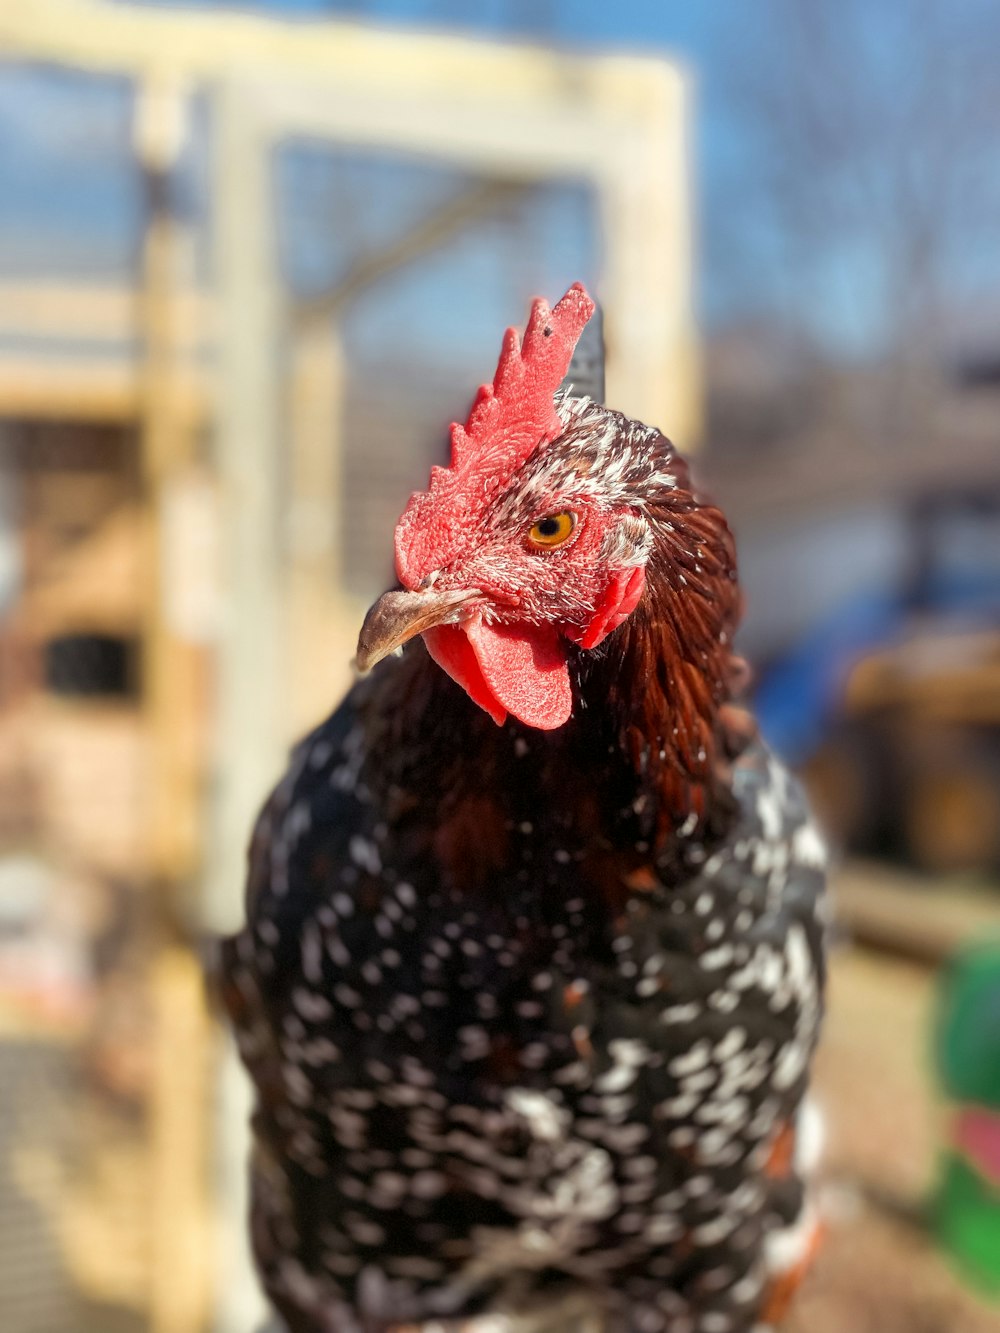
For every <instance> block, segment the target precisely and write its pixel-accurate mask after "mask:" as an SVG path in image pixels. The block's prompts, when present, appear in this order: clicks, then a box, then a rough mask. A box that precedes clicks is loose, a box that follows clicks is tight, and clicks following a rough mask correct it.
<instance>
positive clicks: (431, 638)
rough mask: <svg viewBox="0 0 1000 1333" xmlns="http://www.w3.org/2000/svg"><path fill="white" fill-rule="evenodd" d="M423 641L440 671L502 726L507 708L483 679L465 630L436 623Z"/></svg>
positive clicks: (426, 631)
mask: <svg viewBox="0 0 1000 1333" xmlns="http://www.w3.org/2000/svg"><path fill="white" fill-rule="evenodd" d="M424 643H426V645H427V651H428V652H429V653H430V655H431V657H433V658H434V661H435V662H437V664H438V666H439V667H440V668H441V670H442V671H446V672H447V673H448V675H449V676H450V677H451V678H452V680H453V681H455V682H456V684H458V685H461V687H462V689H463V690H464V691H465V692H466V694H467V695H468V696H469V698H470V699H471V700H472V702H473V703H474V704H478V705H479V707H480V708H482V709H483V710H484V711H485V712H487V713H489V715H490V717H491V718H492V719H493V721H494V722H495V723H496V724H497V726H498V727H502V726H503V724H504V723H505V722H506V720H507V710H506V709H505V708H504V706H503V704H502V703H501V702H500V700H499V699H497V698H496V697H495V695H494V694H493V692H492V691H491V690H490V687H489V686H488V685H487V684H486V681H485V680H484V679H483V673H482V671H481V670H480V669H479V663H478V662H477V661H476V655H475V653H474V652H473V651H472V644H471V643H470V642H469V640H468V638H467V637H466V634H465V631H464V630H463V629H460V628H459V627H458V625H437V626H436V627H435V628H434V629H429V630H425V631H424Z"/></svg>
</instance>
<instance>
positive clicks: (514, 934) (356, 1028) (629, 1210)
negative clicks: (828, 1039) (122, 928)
mask: <svg viewBox="0 0 1000 1333" xmlns="http://www.w3.org/2000/svg"><path fill="white" fill-rule="evenodd" d="M588 657H593V658H595V659H596V662H597V665H591V664H589V663H588V662H587V661H585V658H588ZM613 661H614V659H613V655H611V654H603V655H602V654H601V653H597V654H591V655H585V654H582V653H581V654H580V655H579V660H578V662H577V664H576V665H575V667H574V670H575V672H576V681H575V689H576V690H577V694H578V698H579V701H580V702H579V707H578V712H577V716H575V717H574V719H573V721H572V722H571V723H570V724H569V725H568V726H567V727H566V728H564V729H562V730H561V731H557V732H553V733H538V732H533V731H530V730H528V729H526V728H523V727H521V726H520V725H518V724H516V723H512V722H508V724H507V725H506V726H505V727H503V728H497V727H495V726H494V725H493V723H492V722H491V721H490V720H489V719H488V718H486V717H485V716H484V715H483V714H482V712H481V711H480V710H479V709H477V708H476V707H475V706H474V705H473V704H472V703H471V702H470V701H469V700H468V699H467V698H466V696H465V695H464V693H463V692H462V691H461V690H460V689H459V688H458V687H457V686H456V685H454V684H453V682H452V681H451V680H449V679H448V678H447V677H446V676H445V675H444V673H443V672H441V671H439V670H438V669H437V668H436V667H435V666H434V665H433V663H431V662H430V660H429V659H428V657H427V656H426V654H425V652H424V650H423V648H422V647H421V646H420V645H419V644H418V645H416V646H414V647H412V648H410V649H408V650H407V651H406V653H405V654H404V655H403V657H402V658H401V659H396V660H392V661H389V662H387V663H385V664H383V666H382V667H380V668H379V669H378V670H377V671H376V672H375V673H374V675H373V676H372V677H371V678H369V679H367V680H365V681H362V682H359V684H358V685H356V686H355V688H354V690H353V691H352V693H351V694H350V696H349V697H348V699H347V700H346V701H345V703H344V704H343V705H342V706H341V707H340V708H339V709H338V711H337V712H336V713H335V714H334V715H333V717H332V718H331V719H330V720H329V721H327V722H326V723H324V724H323V725H322V726H321V727H319V728H318V730H316V731H315V732H314V733H313V734H312V735H311V736H310V737H309V738H308V739H307V740H306V741H305V742H303V744H302V745H301V746H300V747H299V748H298V750H297V751H296V753H295V756H294V759H293V763H292V766H291V769H290V771H289V773H288V775H287V776H286V778H285V779H284V781H283V782H282V783H281V785H280V786H279V787H278V789H277V790H276V792H275V793H274V795H273V797H272V798H271V800H270V801H269V803H268V805H267V806H266V808H265V810H264V812H263V814H262V816H261V819H260V822H259V825H258V827H257V830H256V833H255V836H254V840H253V847H252V852H251V874H250V885H249V892H248V901H247V917H248V919H247V924H246V927H245V929H244V930H243V931H242V932H241V933H240V934H239V935H237V936H236V937H234V938H233V939H231V940H229V941H227V942H226V945H225V948H224V966H223V972H224V978H225V995H226V1002H227V1005H228V1007H229V1010H230V1012H231V1014H232V1016H233V1019H234V1022H235V1025H236V1029H237V1033H238V1038H239V1044H240V1050H241V1054H242V1056H243V1059H244V1060H245V1062H246V1064H247V1066H248V1068H249V1070H250V1073H251V1075H252V1077H253V1079H254V1082H255V1084H256V1088H257V1110H256V1113H255V1118H254V1138H255V1147H254V1155H253V1200H254V1202H253V1240H254V1247H255V1251H256V1255H257V1259H258V1262H259V1265H260V1269H261V1271H262V1274H263V1276H264V1280H265V1284H266V1287H267V1290H268V1292H269V1294H270V1296H271V1298H272V1300H273V1301H274V1303H275V1305H276V1307H277V1308H278V1309H279V1310H280V1312H281V1313H282V1315H283V1317H284V1319H285V1320H286V1321H287V1324H288V1326H289V1328H290V1329H291V1330H293V1331H296V1333H297V1331H299V1330H302V1331H305V1330H317V1331H318V1330H325V1331H331V1330H335V1329H336V1330H341V1329H350V1328H354V1327H360V1326H362V1325H363V1326H365V1327H372V1326H380V1325H383V1324H388V1323H401V1322H408V1323H409V1322H416V1321H422V1320H428V1319H435V1320H440V1319H444V1318H449V1319H450V1318H453V1317H467V1316H471V1315H475V1314H478V1313H482V1312H486V1311H489V1312H509V1313H516V1312H518V1311H523V1310H526V1309H530V1308H532V1307H533V1305H535V1304H536V1303H538V1302H544V1301H546V1300H549V1299H555V1298H557V1297H558V1296H559V1295H560V1294H561V1293H562V1292H563V1291H564V1290H565V1289H566V1288H568V1287H570V1288H577V1289H585V1290H586V1291H588V1292H591V1293H592V1294H593V1296H594V1299H595V1301H596V1302H597V1303H598V1304H599V1306H600V1307H601V1308H602V1309H603V1310H604V1311H605V1313H606V1318H607V1320H608V1322H609V1325H610V1326H611V1327H615V1328H623V1329H624V1328H635V1329H638V1330H640V1331H641V1333H661V1331H662V1333H747V1331H748V1330H751V1329H756V1328H759V1327H762V1324H761V1322H760V1321H761V1319H762V1315H761V1310H762V1308H763V1304H764V1299H765V1292H766V1289H767V1286H768V1283H769V1280H770V1276H771V1273H770V1267H772V1266H774V1265H775V1264H782V1263H784V1262H785V1259H786V1257H787V1256H786V1254H785V1252H786V1251H791V1257H792V1258H793V1259H794V1257H795V1251H796V1245H797V1239H796V1238H797V1236H798V1234H799V1231H800V1230H801V1227H802V1216H803V1207H804V1202H803V1192H802V1186H801V1183H800V1182H799V1180H798V1179H797V1177H796V1175H795V1174H794V1172H793V1173H791V1174H789V1175H787V1176H784V1177H782V1178H779V1179H775V1178H773V1176H772V1175H771V1174H769V1172H768V1171H767V1169H766V1168H767V1162H768V1158H769V1154H770V1153H771V1151H772V1147H773V1144H774V1142H775V1139H776V1136H777V1135H778V1134H779V1133H780V1132H781V1131H782V1130H783V1129H785V1128H787V1127H788V1126H789V1125H791V1124H794V1122H795V1120H796V1117H797V1116H798V1115H799V1114H800V1110H801V1106H802V1101H803V1094H804V1090H805V1087H806V1080H807V1072H808V1065H809V1059H810V1055H811V1052H812V1049H813V1046H814V1043H815V1040H816V1034H817V1028H818V1023H819V1019H820V1012H821V1008H822V989H823V934H824V924H823V910H822V901H823V900H822V888H823V854H822V849H821V846H820V843H819V841H818V839H817V836H816V833H815V831H814V830H813V827H812V825H811V823H810V822H809V818H808V815H807V812H806V809H805V807H804V804H803V800H802V796H801V794H800V791H799V789H798V787H797V785H796V783H795V782H794V781H793V780H792V779H791V778H790V777H789V775H788V774H787V773H786V771H785V770H784V769H783V768H782V766H781V765H780V764H779V763H778V762H777V761H776V760H775V759H774V758H773V757H772V756H771V755H770V754H769V753H768V752H767V751H766V749H765V748H764V747H763V746H762V745H760V744H759V743H756V742H755V743H753V744H751V745H750V746H749V747H748V748H747V749H746V750H745V751H744V753H743V754H742V755H741V756H740V757H739V758H738V759H736V760H735V762H734V763H733V764H732V766H731V768H730V767H727V768H725V770H724V782H723V790H721V791H719V792H717V793H716V795H715V796H714V797H713V800H712V803H711V806H710V810H709V815H710V817H708V818H703V817H697V816H696V815H695V814H691V816H690V817H687V818H684V819H680V820H678V821H676V823H675V826H674V827H673V829H672V830H671V832H670V833H669V836H667V837H665V838H660V839H659V840H658V841H657V840H656V839H655V838H654V837H653V835H652V834H651V832H650V827H649V821H648V819H645V818H644V814H643V811H644V806H645V804H646V802H647V792H646V790H645V786H644V783H645V778H644V770H643V763H642V762H640V763H639V765H638V768H637V766H636V763H635V761H634V756H633V758H632V759H628V758H627V757H626V756H625V754H624V753H623V751H622V749H621V747H620V745H619V743H618V740H617V732H616V730H615V727H614V725H613V724H612V721H611V719H610V718H608V717H606V716H605V715H604V711H603V709H602V701H603V699H604V697H605V695H606V693H607V689H608V685H607V681H606V679H605V677H604V676H603V675H602V674H601V673H602V670H603V669H606V670H608V671H610V670H611V669H612V665H613ZM602 663H604V664H605V666H604V667H602ZM615 669H617V668H615Z"/></svg>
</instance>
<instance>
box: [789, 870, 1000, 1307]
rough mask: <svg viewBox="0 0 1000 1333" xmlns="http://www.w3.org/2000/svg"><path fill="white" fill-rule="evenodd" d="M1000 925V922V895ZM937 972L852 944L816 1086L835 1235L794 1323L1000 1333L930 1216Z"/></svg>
mask: <svg viewBox="0 0 1000 1333" xmlns="http://www.w3.org/2000/svg"><path fill="white" fill-rule="evenodd" d="M997 903H998V927H1000V895H998V899H997ZM932 997H933V972H932V971H931V970H930V969H929V968H927V967H924V966H920V965H916V964H912V963H905V962H898V961H894V960H892V959H891V958H888V957H886V956H885V955H883V954H874V953H867V952H864V951H862V950H859V949H856V948H851V947H848V946H843V947H841V948H840V949H839V950H838V951H837V953H836V955H835V957H834V960H833V965H832V970H831V979H830V997H829V1014H828V1020H827V1026H826V1032H825V1037H824V1041H823V1045H822V1048H821V1051H820V1055H819V1061H818V1067H817V1080H816V1090H817V1094H818V1096H819V1098H820V1100H821V1102H822V1105H823V1109H824V1114H825V1118H826V1123H827V1133H828V1148H827V1169H826V1173H825V1174H826V1180H827V1183H826V1185H825V1187H824V1202H825V1212H826V1215H827V1225H828V1235H827V1238H826V1243H825V1245H824V1248H823V1250H822V1253H821V1255H820V1257H819V1259H818V1260H817V1263H816V1266H815V1268H814V1270H813V1272H812V1274H811V1276H810V1278H809V1279H808V1281H807V1283H806V1284H805V1286H804V1287H803V1289H802V1292H801V1294H800V1296H799V1298H798V1301H797V1303H796V1305H795V1307H794V1311H793V1314H792V1317H791V1318H790V1320H789V1322H788V1325H787V1333H1000V1304H996V1305H987V1304H985V1303H984V1302H983V1301H981V1300H980V1299H978V1298H977V1297H976V1296H975V1295H973V1294H972V1293H971V1292H970V1291H969V1290H968V1289H967V1288H965V1287H963V1285H962V1284H961V1283H960V1281H959V1280H958V1278H957V1277H956V1276H955V1275H954V1273H953V1272H952V1270H951V1269H950V1267H949V1265H948V1261H947V1259H946V1257H945V1256H943V1255H942V1254H941V1253H940V1252H939V1251H938V1250H937V1249H936V1248H935V1246H934V1244H933V1243H932V1241H931V1239H930V1238H929V1236H928V1235H927V1234H926V1232H925V1231H924V1229H923V1227H922V1225H921V1216H920V1215H921V1206H922V1203H923V1201H924V1199H925V1198H926V1196H927V1191H928V1189H929V1187H930V1186H931V1184H932V1182H933V1177H934V1161H935V1145H936V1129H937V1116H938V1111H937V1108H936V1104H935V1098H934V1093H933V1088H932V1082H931V1076H930V1066H929V1060H928V1054H927V1052H928V1047H929V1041H930V1012H931V1005H932Z"/></svg>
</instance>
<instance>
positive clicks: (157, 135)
mask: <svg viewBox="0 0 1000 1333" xmlns="http://www.w3.org/2000/svg"><path fill="white" fill-rule="evenodd" d="M137 99H138V100H137V108H136V124H135V148H136V155H137V157H138V159H139V163H140V167H141V170H142V174H143V182H144V186H145V191H146V204H147V214H146V231H145V238H144V246H143V265H142V291H141V294H140V300H139V311H138V313H139V323H140V331H141V337H142V349H143V360H142V366H141V376H140V424H141V442H142V449H141V467H142V488H143V491H142V497H143V498H142V505H143V520H144V522H143V544H144V552H143V555H144V561H143V567H144V570H145V576H146V594H145V598H144V606H145V624H144V626H143V644H142V673H143V703H144V712H145V716H146V719H147V728H146V734H147V772H146V779H145V792H144V796H145V806H146V821H145V822H146V829H147V849H148V851H147V855H148V862H147V869H148V872H149V877H150V890H151V892H152V893H153V894H155V895H158V896H159V901H158V903H157V904H156V906H157V907H158V908H159V912H158V916H159V919H160V921H161V922H162V924H163V925H164V926H165V927H166V933H167V934H168V935H169V933H170V925H169V923H170V922H171V920H173V919H176V917H177V914H178V912H179V911H180V910H181V907H180V902H179V896H180V894H181V893H182V892H183V890H184V889H185V888H190V886H191V882H192V877H193V874H194V871H195V868H196V865H197V857H198V847H199V827H198V824H199V810H200V802H199V797H200V784H199V767H198V759H199V746H198V736H197V716H198V712H199V708H200V703H201V700H200V689H199V684H200V678H199V666H200V663H199V660H198V649H197V648H196V647H195V646H194V645H193V644H191V643H189V642H187V641H185V639H184V638H183V637H182V636H181V635H179V634H178V633H177V631H176V626H174V625H172V624H171V623H170V620H169V617H168V614H167V605H168V599H167V597H166V595H165V594H166V586H165V580H166V578H167V567H166V566H167V562H166V559H165V542H164V523H163V506H164V502H165V497H166V496H167V494H168V491H169V487H170V486H171V484H172V483H173V481H174V480H175V479H176V478H177V477H179V476H181V475H183V473H184V472H185V470H187V469H190V467H191V466H192V463H193V459H194V449H195V441H194V436H193V428H192V427H193V423H192V420H191V416H190V413H189V412H188V411H187V410H186V405H185V401H184V393H183V382H182V374H181V368H180V365H179V357H178V353H177V347H178V342H179V333H180V330H179V328H178V315H177V304H176V300H175V296H176V290H177V287H178V285H179V274H178V271H177V270H178V260H179V254H180V249H181V241H182V236H181V230H180V226H179V223H178V222H177V220H176V218H175V217H174V216H173V213H172V210H171V207H170V176H171V172H172V169H173V167H174V165H175V163H176V160H177V157H178V155H179V153H180V150H181V146H182V143H183V135H184V119H185V115H186V94H185V90H184V88H183V87H182V86H181V85H179V84H177V83H176V82H175V81H173V80H171V79H155V78H148V79H147V80H146V81H145V82H143V83H141V84H140V85H139V87H138V90H137ZM158 943H159V947H160V948H161V950H162V951H161V952H160V954H159V955H158V957H157V960H156V962H155V964H154V968H153V973H152V977H151V980H150V988H151V998H152V1005H151V1008H152V1012H153V1015H154V1028H153V1034H152V1036H153V1043H154V1060H153V1068H154V1079H153V1085H152V1088H151V1090H150V1134H151V1143H150V1210H151V1218H150V1230H151V1255H150V1292H149V1304H150V1328H151V1329H152V1331H153V1333H197V1330H199V1329H200V1328H202V1327H203V1324H204V1319H205V1313H206V1290H207V1288H206V1259H207V1255H206V1244H205V1241H206V1235H205V1221H206V1202H207V1201H206V1198H205V1179H206V1178H205V1147H206V1139H205V1111H206V1101H207V1093H208V1085H207V1080H206V1073H207V1071H206V1068H205V1056H206V1042H207V1031H208V1028H207V1018H206V1014H205V1009H204V1002H203V999H202V993H201V991H202V988H201V986H200V984H199V980H198V975H197V964H196V962H195V961H194V959H193V958H192V957H191V956H190V955H188V954H185V953H184V952H182V951H181V950H179V949H177V948H174V947H171V946H170V945H169V944H168V943H167V942H166V940H165V939H164V940H162V941H159V942H158Z"/></svg>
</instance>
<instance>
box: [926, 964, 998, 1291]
mask: <svg viewBox="0 0 1000 1333" xmlns="http://www.w3.org/2000/svg"><path fill="white" fill-rule="evenodd" d="M935 1063H936V1066H937V1071H938V1076H939V1078H940V1081H941V1084H942V1088H943V1092H944V1095H945V1097H946V1098H947V1100H948V1102H949V1103H950V1108H949V1113H948V1117H947V1121H946V1124H947V1130H946V1136H945V1138H946V1142H945V1145H944V1150H943V1152H942V1158H941V1170H940V1177H939V1182H938V1188H937V1193H936V1196H935V1200H934V1221H935V1228H936V1231H937V1234H938V1236H939V1237H940V1239H941V1241H942V1243H943V1244H944V1246H945V1247H946V1248H947V1249H948V1250H949V1252H950V1253H951V1254H952V1255H953V1257H954V1258H955V1259H956V1261H957V1262H958V1264H959V1266H960V1268H961V1269H962V1271H963V1272H965V1273H966V1274H967V1275H968V1276H969V1278H970V1280H971V1281H973V1282H975V1284H976V1285H977V1286H978V1287H979V1288H980V1289H981V1290H983V1291H985V1292H987V1293H988V1294H990V1295H992V1296H995V1297H997V1298H1000V941H998V942H996V943H993V944H987V945H981V946H978V947H976V948H973V949H970V950H968V951H966V952H965V953H963V954H961V955H960V956H959V957H958V958H957V959H956V960H955V962H954V963H952V965H951V966H950V967H949V968H948V969H947V971H946V972H945V974H944V977H943V978H942V982H941V989H940V996H939V1001H938V1010H937V1018H936V1025H935Z"/></svg>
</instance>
